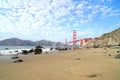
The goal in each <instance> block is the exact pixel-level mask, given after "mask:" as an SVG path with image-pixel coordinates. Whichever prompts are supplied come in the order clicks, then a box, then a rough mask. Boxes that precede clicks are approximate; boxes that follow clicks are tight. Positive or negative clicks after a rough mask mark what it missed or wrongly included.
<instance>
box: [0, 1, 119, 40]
mask: <svg viewBox="0 0 120 80" xmlns="http://www.w3.org/2000/svg"><path fill="white" fill-rule="evenodd" d="M111 2H112V0H89V1H87V0H80V1H77V0H75V1H74V0H15V1H13V0H2V1H0V18H1V19H0V25H2V26H4V28H1V30H0V32H1V33H4V32H5V33H11V34H13V35H10V36H11V37H12V36H16V37H17V36H18V35H19V37H23V36H24V38H26V39H31V36H32V37H33V38H32V39H33V40H40V39H44V38H45V39H51V40H55V39H57V40H59V39H58V36H59V37H61V39H62V40H63V39H64V38H66V37H68V36H69V35H70V34H71V32H72V29H74V28H75V29H78V30H79V26H80V25H82V24H84V25H85V26H86V24H88V23H92V22H94V21H96V19H101V18H103V19H104V18H106V17H118V16H120V14H119V11H120V10H116V9H113V8H112V7H109V6H107V5H106V4H109V3H111ZM3 19H5V20H3ZM69 29H70V30H69ZM90 30H91V29H87V30H85V31H83V33H82V35H85V36H87V35H88V34H86V33H85V32H86V31H89V32H91V33H89V34H92V31H95V30H91V31H90ZM51 36H52V38H51Z"/></svg>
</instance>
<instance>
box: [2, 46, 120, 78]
mask: <svg viewBox="0 0 120 80" xmlns="http://www.w3.org/2000/svg"><path fill="white" fill-rule="evenodd" d="M116 51H119V49H109V48H107V49H105V48H96V49H76V50H67V51H59V52H56V53H51V54H47V53H46V54H40V55H26V56H22V57H21V58H22V59H23V60H24V62H21V63H13V62H12V61H10V60H9V61H4V60H0V80H120V60H119V59H115V58H114V56H115V54H116Z"/></svg>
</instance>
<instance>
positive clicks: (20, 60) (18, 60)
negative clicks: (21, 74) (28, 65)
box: [13, 59, 23, 63]
mask: <svg viewBox="0 0 120 80" xmlns="http://www.w3.org/2000/svg"><path fill="white" fill-rule="evenodd" d="M19 62H23V60H22V59H17V60H15V61H13V63H19Z"/></svg>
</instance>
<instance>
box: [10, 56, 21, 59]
mask: <svg viewBox="0 0 120 80" xmlns="http://www.w3.org/2000/svg"><path fill="white" fill-rule="evenodd" d="M18 58H20V57H18V56H13V57H11V59H18Z"/></svg>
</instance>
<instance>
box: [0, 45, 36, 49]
mask: <svg viewBox="0 0 120 80" xmlns="http://www.w3.org/2000/svg"><path fill="white" fill-rule="evenodd" d="M34 47H35V46H0V50H6V49H8V50H9V49H31V48H34Z"/></svg>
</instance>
